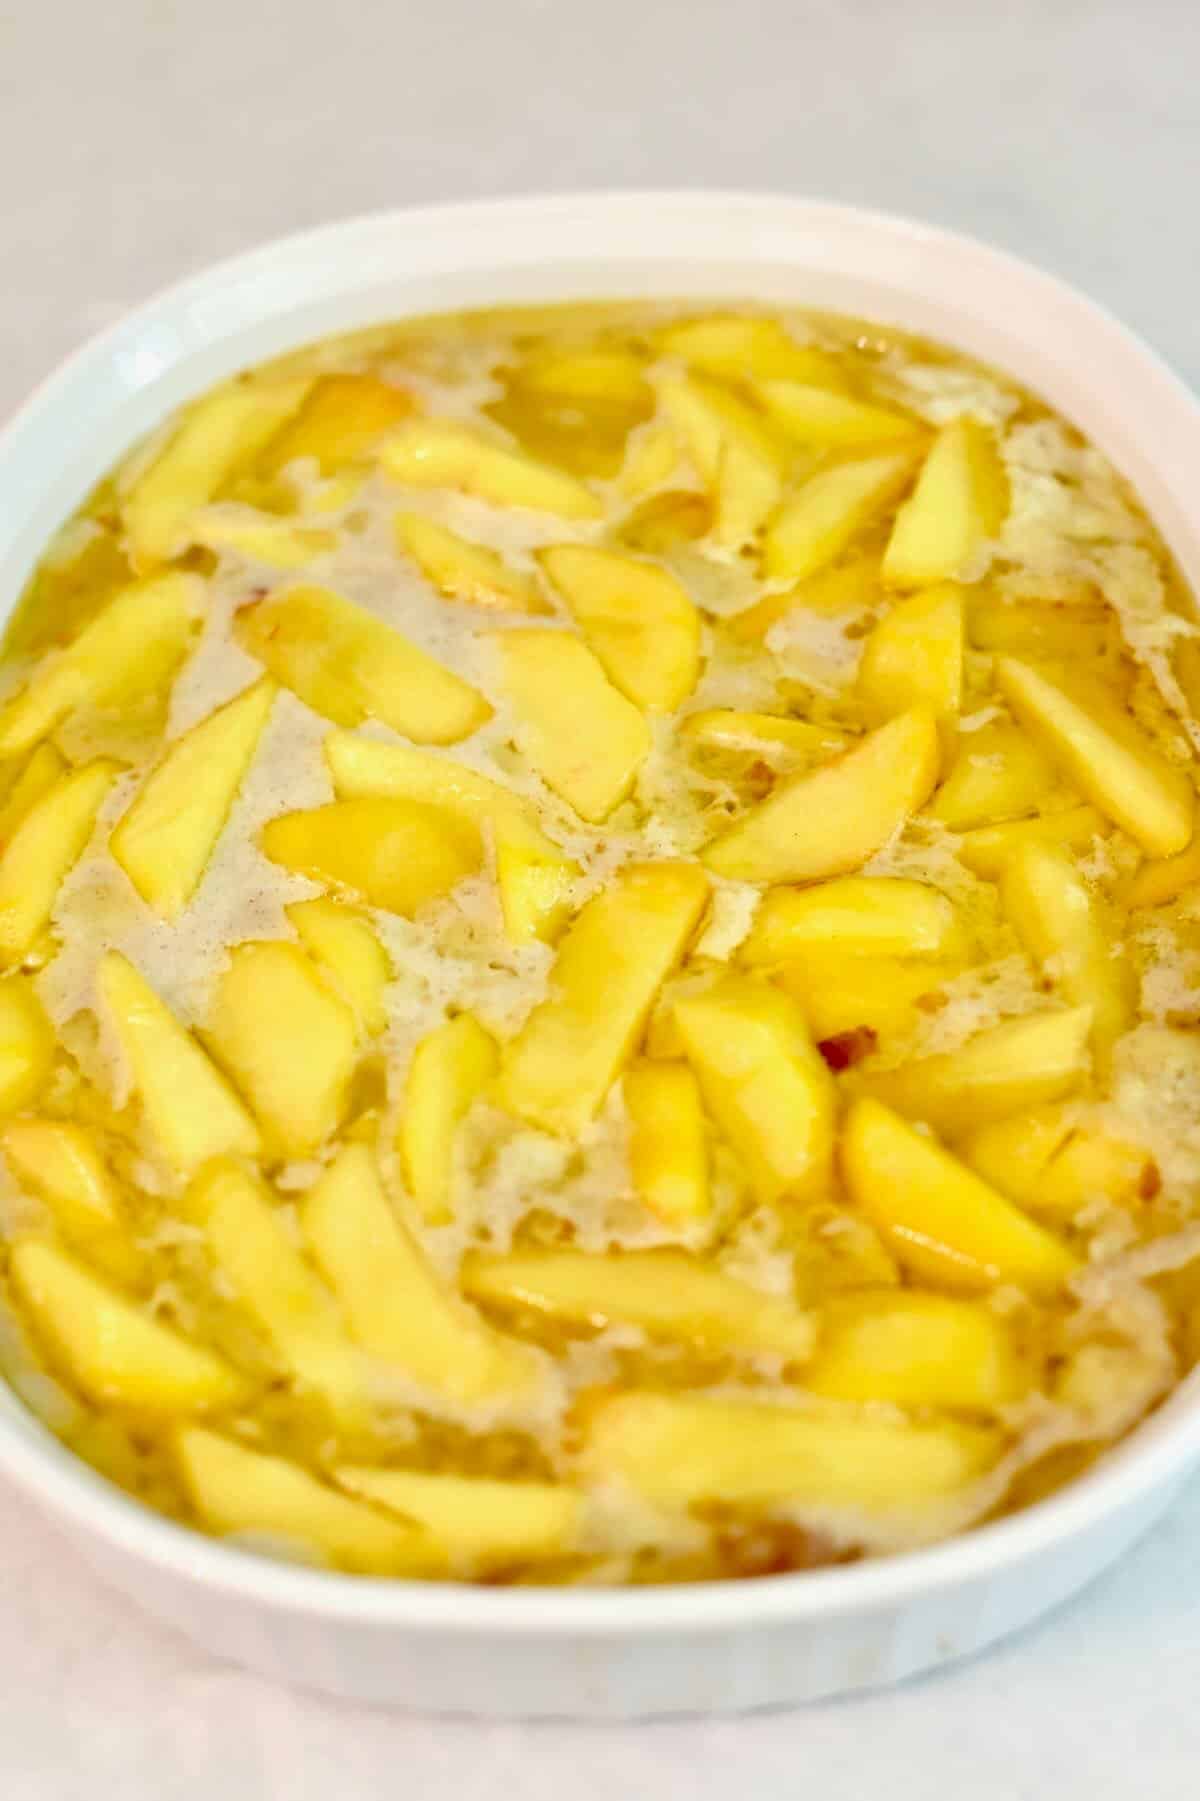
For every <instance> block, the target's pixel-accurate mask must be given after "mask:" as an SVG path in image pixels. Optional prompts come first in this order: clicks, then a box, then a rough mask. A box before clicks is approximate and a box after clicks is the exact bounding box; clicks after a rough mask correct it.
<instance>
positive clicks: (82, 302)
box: [0, 0, 1200, 1801]
mask: <svg viewBox="0 0 1200 1801" xmlns="http://www.w3.org/2000/svg"><path fill="white" fill-rule="evenodd" d="M1198 69H1200V10H1197V9H1196V8H1195V7H1194V6H1193V5H1192V4H1190V0H1139V3H1138V4H1137V5H1136V6H1134V5H1131V4H1130V0H1007V4H1006V5H1004V6H999V5H984V4H983V3H982V0H740V3H739V4H737V5H730V4H729V3H728V0H691V3H690V4H688V5H683V4H674V5H673V4H671V3H670V0H659V3H658V4H657V5H656V4H654V0H605V3H604V4H592V5H586V6H585V5H584V4H583V3H582V0H507V3H506V4H504V5H498V4H494V3H493V4H490V5H489V4H488V0H436V4H433V5H429V6H426V7H420V8H418V7H417V6H416V5H414V4H413V0H392V4H390V5H387V6H384V5H380V4H378V0H374V3H367V4H364V3H363V0H341V4H339V5H330V4H329V3H328V0H288V3H287V4H284V3H283V0H206V3H205V4H203V5H195V6H188V5H185V4H182V3H178V0H107V4H105V5H103V6H96V7H94V8H88V7H85V6H83V5H81V4H79V0H36V3H32V4H26V5H20V4H19V0H8V4H6V5H0V227H2V231H3V239H2V241H3V246H4V250H5V252H6V254H5V257H4V266H3V277H2V279H0V345H2V347H3V355H2V356H0V416H3V415H4V414H5V413H6V412H8V411H9V410H10V409H11V408H12V407H13V406H14V405H15V404H16V403H17V402H18V401H19V400H20V399H21V398H22V397H23V396H24V395H25V394H26V393H27V392H28V390H29V389H30V388H31V387H32V386H33V385H34V383H35V382H36V381H37V380H39V379H40V378H41V377H42V376H43V375H44V374H45V373H47V372H48V371H49V370H50V369H51V368H52V366H53V365H54V364H55V363H56V362H57V361H58V360H59V358H61V357H62V356H63V355H64V354H65V353H66V352H67V351H68V350H70V349H71V348H73V347H74V346H75V345H76V344H77V343H78V342H79V341H80V340H81V339H82V338H84V337H86V336H87V335H88V334H90V333H91V332H93V331H94V330H96V329H97V328H98V327H100V326H102V325H104V324H105V323H107V322H108V321H109V320H110V319H112V318H115V317H116V316H117V315H118V314H120V313H121V312H122V311H123V310H124V309H125V308H126V307H128V306H129V305H130V304H131V303H133V302H135V301H138V300H140V299H142V298H143V297H144V296H146V295H147V294H148V293H149V292H150V291H152V290H153V289H154V288H156V287H158V286H160V285H161V284H162V283H164V282H166V281H170V280H172V279H174V278H175V277H177V276H179V275H181V274H184V273H186V272H188V271H190V270H192V269H196V268H198V267H200V266H201V265H202V264H204V263H206V262H209V261H211V260H213V259H214V258H216V257H220V256H224V255H227V254H229V253H231V252H234V251H236V250H238V249H240V248H242V247H244V246H247V245H250V244H252V243H254V242H255V241H257V240H260V239H263V238H267V237H272V236H275V235H278V234H279V233H281V232H284V231H288V230H292V229H295V228H297V227H301V226H305V225H309V224H315V223H317V222H320V221H323V220H326V219H331V218H334V217H336V216H338V215H344V214H348V213H355V212H362V211H367V210H370V209H372V208H377V207H385V206H393V205H398V204H402V203H404V202H407V201H427V200H441V199H454V198H465V197H471V196H481V195H487V194H499V193H511V192H518V191H521V190H532V189H538V188H572V187H574V188H578V187H607V186H671V185H695V186H698V185H704V184H709V185H716V186H721V187H727V188H729V187H740V188H765V189H778V190H785V191H793V192H797V193H803V194H811V195H825V196H828V197H830V198H835V199H841V200H848V201H855V202H859V203H863V204H868V205H873V206H878V207H883V208H893V209H896V210H899V211H903V212H908V213H912V214H916V215H921V216H924V217H926V218H928V219H931V220H934V221H937V222H940V223H944V224H948V225H952V226H956V227H959V228H960V229H964V230H967V231H971V232H974V233H975V234H977V235H979V236H982V237H987V238H990V239H992V240H994V241H995V242H996V243H998V244H1001V245H1003V246H1005V247H1007V248H1009V249H1012V250H1015V251H1017V252H1020V253H1021V254H1023V255H1025V256H1028V257H1030V258H1032V259H1033V260H1035V261H1037V262H1040V263H1042V264H1043V265H1045V266H1046V267H1048V268H1050V269H1053V270H1055V271H1056V272H1058V273H1060V274H1062V275H1064V276H1066V277H1067V278H1068V279H1069V280H1072V281H1074V282H1076V283H1077V284H1078V285H1080V286H1082V287H1083V288H1085V289H1087V290H1088V291H1090V292H1091V293H1092V294H1093V295H1095V296H1096V297H1097V298H1099V299H1100V300H1102V301H1104V302H1106V303H1107V304H1108V305H1109V306H1110V307H1111V308H1112V309H1113V310H1114V311H1115V312H1116V313H1118V314H1119V315H1121V316H1122V317H1123V318H1124V319H1125V320H1126V321H1127V322H1128V323H1129V324H1131V325H1132V326H1134V327H1135V328H1136V329H1138V330H1139V331H1141V332H1142V334H1143V335H1144V336H1145V337H1146V338H1148V339H1149V341H1150V342H1151V343H1152V344H1153V345H1154V346H1155V347H1156V348H1157V349H1158V350H1159V351H1160V352H1162V353H1163V354H1164V355H1165V356H1166V357H1167V358H1168V359H1169V360H1170V361H1171V362H1173V363H1174V364H1175V366H1176V368H1177V369H1178V370H1179V371H1180V372H1181V373H1182V374H1183V375H1185V376H1186V377H1188V378H1190V379H1191V380H1193V381H1195V382H1198V383H1200V305H1198V304H1197V300H1198V294H1197V288H1198V286H1200V226H1198V225H1197V214H1196V207H1195V199H1194V189H1195V181H1196V175H1197V172H1198V170H1200V102H1198V101H1197V97H1196V90H1197V71H1198ZM1197 479H1198V485H1200V472H1198V477H1197ZM1198 491H1200V486H1198ZM1198 1692H1200V1486H1193V1488H1192V1489H1191V1491H1190V1494H1189V1495H1188V1496H1186V1497H1185V1499H1184V1500H1183V1501H1182V1502H1181V1503H1180V1504H1179V1505H1178V1506H1177V1507H1176V1508H1175V1510H1174V1512H1173V1513H1172V1514H1171V1516H1170V1517H1169V1518H1168V1520H1167V1521H1166V1523H1165V1524H1164V1525H1163V1526H1161V1527H1160V1528H1159V1529H1158V1531H1157V1532H1155V1533H1154V1534H1153V1535H1152V1536H1151V1537H1150V1538H1149V1539H1148V1540H1147V1541H1146V1542H1145V1543H1144V1544H1143V1545H1142V1546H1141V1548H1140V1549H1138V1550H1137V1551H1135V1552H1134V1553H1133V1554H1132V1555H1131V1556H1130V1557H1129V1558H1128V1559H1127V1560H1126V1561H1125V1563H1124V1564H1123V1565H1121V1566H1120V1568H1119V1569H1118V1570H1116V1571H1115V1572H1114V1573H1112V1574H1111V1575H1110V1576H1108V1577H1106V1578H1104V1579H1103V1580H1102V1581H1101V1582H1099V1583H1098V1584H1096V1586H1095V1587H1094V1588H1093V1589H1092V1590H1091V1591H1090V1592H1089V1593H1088V1594H1087V1595H1085V1596H1084V1597H1083V1598H1082V1599H1081V1600H1079V1601H1078V1602H1076V1603H1075V1604H1074V1605H1073V1606H1071V1607H1070V1608H1068V1609H1067V1610H1065V1611H1064V1612H1062V1613H1060V1614H1059V1615H1058V1616H1057V1617H1055V1618H1054V1619H1052V1620H1051V1621H1049V1622H1048V1623H1047V1624H1045V1625H1043V1626H1042V1627H1041V1628H1040V1629H1038V1630H1036V1631H1034V1632H1032V1633H1029V1634H1026V1635H1024V1636H1023V1637H1021V1638H1020V1639H1018V1640H1016V1641H1014V1642H1012V1643H1009V1644H1007V1645H1004V1646H1002V1647H1001V1648H1000V1649H999V1650H997V1651H995V1652H994V1653H992V1654H991V1655H989V1656H986V1657H984V1658H981V1659H979V1660H976V1661H975V1662H973V1663H971V1664H969V1665H967V1666H964V1667H962V1668H959V1669H956V1670H952V1671H949V1672H947V1673H943V1674H941V1675H938V1676H936V1677H932V1678H929V1679H926V1680H924V1681H920V1682H917V1683H914V1684H910V1685H909V1686H907V1687H905V1688H903V1689H901V1690H898V1691H895V1692H893V1693H890V1694H882V1695H878V1696H874V1697H870V1698H867V1699H860V1700H855V1701H846V1702H839V1703H836V1704H831V1705H825V1706H819V1707H813V1708H808V1709H806V1710H803V1711H798V1712H794V1713H786V1714H775V1715H770V1716H761V1717H757V1718H751V1719H745V1720H741V1721H717V1722H708V1723H705V1722H699V1723H697V1722H693V1723H671V1724H660V1725H653V1726H648V1727H621V1728H611V1727H606V1728H600V1727H596V1728H590V1727H589V1728H583V1727H572V1726H557V1725H555V1726H532V1727H530V1726H519V1725H502V1726H486V1725H478V1726H477V1725H472V1724H467V1723H462V1722H445V1721H438V1720H422V1719H418V1718H406V1717H404V1716H402V1715H399V1714H395V1715H388V1714H381V1713H370V1712H367V1711H365V1710H362V1709H356V1708H350V1707H345V1706H339V1705H337V1704H335V1703H333V1702H326V1701H323V1700H321V1699H319V1698H315V1697H312V1696H309V1695H301V1694H295V1693H289V1692H287V1691H285V1690H282V1689H278V1688H274V1687H272V1686H271V1685H269V1684H267V1683H265V1682H261V1681H259V1680H257V1679H256V1678H253V1677H250V1676H246V1675H243V1674H241V1673H239V1672H237V1671H235V1670H232V1669H229V1668H227V1667H224V1666H220V1665H217V1664H215V1663H213V1662H211V1661H210V1660H209V1659H207V1658H205V1657H203V1656H201V1655H200V1654H199V1653H195V1652H193V1651H192V1650H191V1649H190V1648H189V1647H188V1646H187V1645H186V1644H184V1643H183V1641H182V1640H179V1639H176V1638H175V1637H174V1636H172V1635H170V1634H168V1633H166V1632H163V1631H160V1630H159V1629H157V1628H156V1627H154V1626H153V1625H151V1624H149V1623H148V1622H147V1621H145V1620H143V1619H142V1618H141V1617H140V1616H139V1615H138V1614H137V1613H136V1612H135V1611H134V1610H133V1609H132V1608H131V1607H130V1606H128V1605H126V1604H125V1603H124V1602H122V1601H120V1600H117V1599H114V1598H112V1597H110V1596H109V1595H108V1594H107V1593H105V1592H104V1591H103V1590H102V1589H101V1588H100V1587H99V1586H98V1585H97V1584H96V1583H95V1581H94V1580H93V1578H92V1577H91V1576H90V1574H89V1573H88V1572H87V1571H86V1570H85V1568H84V1567H83V1565H82V1564H81V1563H80V1562H79V1561H78V1559H77V1557H76V1555H75V1554H74V1552H73V1551H72V1550H71V1549H70V1548H69V1546H67V1545H66V1544H65V1543H64V1541H62V1540H61V1539H60V1538H59V1537H58V1535H57V1533H56V1532H55V1531H54V1530H52V1529H51V1528H50V1527H49V1526H47V1525H46V1524H45V1523H43V1522H42V1521H40V1520H39V1519H37V1518H33V1517H29V1516H28V1514H27V1511H26V1508H25V1507H24V1506H23V1505H22V1503H21V1502H19V1501H18V1500H17V1499H16V1498H14V1497H13V1496H12V1495H11V1494H10V1493H9V1492H8V1491H7V1490H4V1491H2V1492H0V1791H2V1792H3V1794H4V1797H5V1801H78V1798H79V1797H80V1796H81V1795H85V1794H86V1795H87V1796H88V1797H89V1801H108V1797H110V1796H112V1797H116V1796H118V1795H119V1796H120V1797H122V1801H212V1798H213V1796H214V1795H215V1794H216V1795H219V1796H220V1797H221V1801H310V1797H311V1798H312V1801H317V1798H318V1797H319V1798H320V1801H327V1798H328V1797H331V1796H333V1797H336V1798H337V1801H374V1798H375V1797H383V1796H391V1795H393V1794H403V1795H404V1796H405V1797H407V1798H408V1801H423V1798H424V1797H426V1796H429V1797H433V1796H438V1797H441V1796H450V1797H453V1798H454V1801H486V1798H490V1797H492V1796H504V1797H506V1798H507V1801H564V1798H566V1797H569V1798H570V1801H610V1798H611V1801H618V1797H620V1798H621V1801H625V1798H626V1797H632V1798H639V1801H640V1797H642V1796H651V1795H653V1796H655V1797H656V1798H661V1801H684V1798H685V1797H687V1798H689V1801H690V1798H691V1797H693V1796H701V1795H703V1796H704V1797H706V1798H708V1797H712V1798H713V1801H734V1798H735V1797H736V1798H737V1801H784V1798H785V1797H788V1798H790V1797H793V1796H799V1795H803V1796H805V1797H808V1798H811V1801H823V1798H824V1797H826V1796H833V1795H838V1796H842V1795H846V1796H853V1797H856V1798H857V1797H859V1796H862V1797H864V1798H865V1797H871V1796H876V1795H881V1794H886V1795H887V1796H888V1797H889V1801H924V1798H925V1797H934V1796H944V1795H963V1796H969V1797H970V1801H1001V1798H1002V1801H1023V1798H1025V1797H1030V1798H1034V1797H1037V1798H1039V1801H1040V1798H1041V1797H1043V1796H1051V1795H1056V1794H1059V1793H1064V1792H1067V1791H1068V1789H1069V1790H1071V1791H1073V1792H1079V1793H1084V1794H1087V1795H1088V1796H1089V1797H1090V1801H1110V1798H1111V1801H1118V1798H1119V1801H1128V1798H1129V1797H1132V1796H1134V1795H1146V1796H1148V1797H1153V1801H1174V1798H1175V1797H1177V1796H1179V1797H1182V1796H1184V1795H1192V1794H1194V1792H1195V1787H1196V1774H1195V1772H1196V1767H1197V1763H1198V1762H1200V1709H1198V1707H1197V1704H1196V1696H1197V1693H1198Z"/></svg>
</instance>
